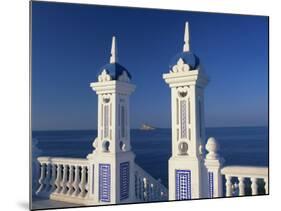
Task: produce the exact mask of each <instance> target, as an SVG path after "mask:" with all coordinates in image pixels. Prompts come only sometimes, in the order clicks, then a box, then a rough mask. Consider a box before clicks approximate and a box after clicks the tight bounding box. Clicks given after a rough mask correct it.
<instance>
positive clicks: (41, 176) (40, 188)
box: [36, 163, 46, 195]
mask: <svg viewBox="0 0 281 211" xmlns="http://www.w3.org/2000/svg"><path fill="white" fill-rule="evenodd" d="M45 168H46V164H45V163H42V164H41V167H40V169H41V171H40V178H39V181H38V182H39V185H40V186H39V188H38V190H37V191H36V195H38V194H39V193H40V192H41V191H42V190H43V187H44V182H43V181H44V179H45Z"/></svg>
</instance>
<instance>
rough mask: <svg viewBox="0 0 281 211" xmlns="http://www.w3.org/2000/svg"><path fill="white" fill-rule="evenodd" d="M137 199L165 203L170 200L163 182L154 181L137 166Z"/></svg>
mask: <svg viewBox="0 0 281 211" xmlns="http://www.w3.org/2000/svg"><path fill="white" fill-rule="evenodd" d="M135 197H136V199H137V200H139V201H165V200H168V191H167V188H166V187H165V186H164V185H162V184H161V180H156V179H154V178H153V177H152V176H151V175H150V174H149V173H147V172H146V171H145V170H143V169H142V168H141V167H140V166H138V165H137V164H135Z"/></svg>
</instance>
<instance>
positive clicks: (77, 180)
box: [72, 165, 80, 196]
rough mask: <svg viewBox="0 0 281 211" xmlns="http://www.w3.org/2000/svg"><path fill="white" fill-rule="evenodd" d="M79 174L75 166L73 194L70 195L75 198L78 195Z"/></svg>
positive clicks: (77, 167)
mask: <svg viewBox="0 0 281 211" xmlns="http://www.w3.org/2000/svg"><path fill="white" fill-rule="evenodd" d="M79 174H80V167H79V166H77V165H76V166H75V178H74V182H73V187H74V192H73V193H72V195H74V196H77V195H78V194H79V182H80V178H79Z"/></svg>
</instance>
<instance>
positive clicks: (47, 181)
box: [44, 164, 52, 192]
mask: <svg viewBox="0 0 281 211" xmlns="http://www.w3.org/2000/svg"><path fill="white" fill-rule="evenodd" d="M51 176H52V175H51V164H47V168H46V176H45V179H44V184H45V191H46V192H48V191H49V189H51V188H49V186H50V185H51V184H50V181H51Z"/></svg>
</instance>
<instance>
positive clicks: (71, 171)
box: [66, 165, 74, 195]
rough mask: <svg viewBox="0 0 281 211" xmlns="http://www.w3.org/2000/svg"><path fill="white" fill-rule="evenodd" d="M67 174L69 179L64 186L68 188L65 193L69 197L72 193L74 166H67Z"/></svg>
mask: <svg viewBox="0 0 281 211" xmlns="http://www.w3.org/2000/svg"><path fill="white" fill-rule="evenodd" d="M68 172H69V178H68V182H67V184H66V186H67V187H68V191H67V195H71V194H72V193H73V186H72V185H73V181H74V178H73V173H74V166H71V165H70V166H69V168H68Z"/></svg>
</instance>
